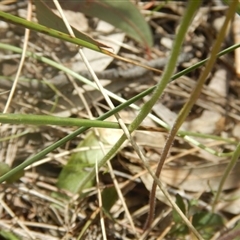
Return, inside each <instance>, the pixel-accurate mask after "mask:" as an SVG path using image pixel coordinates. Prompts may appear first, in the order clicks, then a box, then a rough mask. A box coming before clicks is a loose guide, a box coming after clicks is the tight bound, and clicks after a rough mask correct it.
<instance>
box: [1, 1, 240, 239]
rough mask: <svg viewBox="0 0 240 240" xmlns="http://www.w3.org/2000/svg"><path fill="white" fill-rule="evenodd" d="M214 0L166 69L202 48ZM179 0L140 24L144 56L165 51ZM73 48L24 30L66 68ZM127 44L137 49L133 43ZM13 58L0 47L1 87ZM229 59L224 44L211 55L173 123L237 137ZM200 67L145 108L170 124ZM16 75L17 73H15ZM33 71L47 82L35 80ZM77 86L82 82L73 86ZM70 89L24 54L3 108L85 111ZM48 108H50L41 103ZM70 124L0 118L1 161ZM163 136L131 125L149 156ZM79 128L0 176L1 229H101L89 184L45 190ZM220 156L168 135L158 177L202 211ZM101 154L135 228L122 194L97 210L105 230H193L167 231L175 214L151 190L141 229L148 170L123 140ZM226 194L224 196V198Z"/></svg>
mask: <svg viewBox="0 0 240 240" xmlns="http://www.w3.org/2000/svg"><path fill="white" fill-rule="evenodd" d="M217 2H218V5H216V4H217V3H215V4H210V3H209V4H205V5H204V6H203V7H202V8H201V10H200V12H199V15H198V16H197V17H196V19H195V21H194V24H192V28H191V29H190V30H189V33H188V36H187V37H186V41H185V43H184V48H183V51H184V52H189V53H191V54H192V55H193V57H192V58H191V59H190V60H187V61H185V62H184V63H181V64H180V65H179V66H178V69H177V70H176V71H180V70H182V69H184V68H186V67H188V66H190V65H192V64H193V63H196V62H198V61H200V60H202V59H204V58H206V57H207V55H208V53H209V51H210V48H211V46H212V43H213V41H214V39H215V36H216V33H217V31H218V27H219V26H217V25H218V24H219V22H220V21H221V19H222V18H223V17H224V13H225V9H226V8H225V7H224V6H222V5H220V1H217ZM184 5H185V4H182V3H178V4H177V3H174V4H168V5H166V6H165V7H164V8H163V9H161V11H160V12H156V13H155V14H153V16H151V17H150V19H149V24H150V25H151V26H152V29H153V32H154V41H155V44H154V48H153V50H152V57H153V58H158V57H166V56H167V54H168V53H169V50H170V48H171V43H172V40H173V39H174V34H175V31H176V29H177V27H178V24H179V19H180V16H181V15H182V11H183V10H184ZM141 6H143V5H141ZM4 7H5V8H6V9H5V10H6V11H9V12H10V13H13V14H17V15H24V14H25V9H26V5H24V4H20V5H17V4H16V3H13V4H11V5H5V6H4ZM145 13H146V10H145ZM165 13H167V14H165ZM92 21H93V20H92V19H88V22H87V29H88V30H87V32H88V33H90V34H93V35H94V34H95V32H94V29H93V28H92ZM94 21H95V20H94ZM1 24H2V26H3V27H2V28H1V30H0V31H1V36H2V37H1V42H4V43H9V44H12V45H14V46H20V47H22V39H23V34H24V31H23V29H21V28H19V27H17V26H14V25H12V24H5V23H2V22H1ZM94 24H95V22H94ZM233 31H234V29H233V28H231V29H229V34H228V37H227V38H226V41H225V43H224V46H223V48H226V47H228V46H230V45H232V44H234V38H233ZM124 41H125V43H126V44H128V45H129V46H131V48H130V50H129V49H125V48H122V49H121V51H120V53H119V54H120V55H125V56H126V55H127V56H128V57H132V58H133V59H136V58H137V59H138V60H140V59H148V57H149V56H148V55H147V53H146V52H145V51H144V49H143V48H141V47H139V46H137V43H135V42H133V40H130V39H128V38H127V37H126V38H125V40H124ZM73 49H74V48H73V46H72V45H69V44H66V43H63V42H61V41H60V40H55V39H52V38H49V37H46V36H43V35H42V34H37V33H32V32H31V34H30V43H29V46H28V50H29V51H34V52H37V53H41V54H43V55H44V56H46V57H49V58H52V59H54V60H57V61H60V62H61V63H63V64H64V65H66V66H68V67H69V68H70V69H72V68H74V66H73V64H74V62H77V61H79V60H78V59H77V56H76V55H75V53H76V52H75V50H73ZM136 49H137V50H138V52H136V51H135V52H134V50H136ZM19 58H20V55H18V54H17V55H16V54H14V53H11V52H7V51H4V50H1V52H0V72H1V74H0V75H1V81H0V90H1V92H5V91H6V90H7V91H8V90H10V87H11V84H12V83H11V81H9V78H10V79H12V78H13V77H14V76H15V73H16V70H17V67H18V64H19ZM234 64H235V60H234V55H233V54H228V55H226V56H224V57H222V58H220V59H218V61H217V63H216V65H215V67H214V69H213V72H212V75H211V76H209V79H208V81H207V84H206V86H205V87H204V89H203V91H202V95H201V96H200V98H199V100H198V102H197V104H196V105H195V107H194V108H193V109H192V112H191V114H190V115H189V117H188V121H187V122H186V123H185V124H184V125H183V130H187V131H192V132H200V133H204V134H212V135H216V136H219V137H223V138H231V139H232V141H238V138H239V129H240V125H239V112H240V107H239V106H240V102H239V99H238V98H239V92H240V88H239V83H238V80H239V79H238V77H237V76H236V71H235V68H234ZM118 66H120V67H121V68H122V69H127V68H129V66H128V65H126V64H124V63H122V62H118V61H113V62H112V63H111V64H110V66H109V67H108V68H109V69H110V68H117V67H118ZM200 71H201V68H200V69H197V70H195V71H193V72H191V73H190V74H188V76H184V77H181V78H180V79H177V80H176V81H174V82H172V83H170V84H169V85H168V87H167V89H166V90H165V93H164V95H163V97H162V98H161V99H160V100H159V102H158V104H157V105H156V106H155V107H154V108H153V113H154V115H155V116H156V117H159V118H160V119H162V120H163V121H165V122H166V123H168V124H170V125H171V124H172V123H173V121H174V119H175V118H176V114H177V113H178V112H179V110H180V109H181V107H182V106H183V104H184V103H185V102H186V100H187V99H188V97H189V94H190V92H191V90H192V88H193V86H194V85H195V81H196V79H197V78H198V76H199V73H200ZM24 79H25V80H26V79H27V81H23V80H24ZM43 79H46V81H50V83H51V84H54V86H55V87H56V88H57V92H56V91H55V92H54V91H53V90H51V88H50V87H49V86H48V85H46V84H44V83H43V82H42V81H40V80H43ZM110 80H113V79H110ZM158 80H159V76H156V75H153V74H148V75H147V76H144V78H143V79H141V83H139V81H140V80H139V79H134V77H133V78H132V79H131V80H130V81H124V80H123V81H122V82H121V81H117V82H114V84H113V83H111V82H110V83H108V84H109V85H106V88H110V89H111V91H113V92H116V93H118V94H119V95H120V94H121V95H122V96H123V97H124V98H126V99H129V98H130V97H132V96H134V95H136V94H137V93H139V92H141V91H143V90H145V89H147V88H149V87H151V86H153V85H154V84H156V83H157V81H158ZM79 86H80V85H79V84H78V87H79ZM81 88H82V89H83V88H85V87H82V86H81ZM77 90H79V89H76V88H75V87H74V86H73V85H72V83H71V82H70V81H68V80H67V77H66V76H65V75H64V76H63V74H62V73H60V72H59V71H57V70H56V69H53V68H52V67H50V66H47V65H46V64H43V63H41V62H38V61H36V60H34V59H31V58H27V59H26V61H25V64H24V68H23V71H22V74H21V79H20V82H19V84H18V87H17V91H16V93H15V95H14V99H13V101H12V103H11V105H10V108H9V110H8V111H9V112H12V113H28V114H31V113H32V114H52V113H54V114H56V115H59V116H69V117H70V116H72V117H79V118H83V117H88V114H87V112H86V110H85V109H84V106H83V104H82V102H81V100H80V99H79V95H78V94H77ZM7 97H8V94H7V93H4V94H2V95H0V104H1V109H3V108H4V105H5V103H6V100H7ZM84 97H86V98H87V102H88V107H89V108H90V110H91V112H92V113H93V115H94V116H98V114H101V112H103V111H105V110H106V109H107V107H106V106H105V105H106V104H105V102H104V101H103V99H102V97H101V96H100V94H98V93H97V92H96V91H94V90H86V91H84ZM146 99H147V98H146ZM146 99H144V100H143V101H146ZM141 104H142V102H138V105H139V106H140V105H141ZM53 108H54V110H53V112H50V111H51V110H52V109H53ZM124 115H125V120H126V122H129V121H131V119H133V116H134V115H135V113H133V111H132V110H126V111H125V112H124ZM143 125H146V126H153V127H156V124H155V123H153V121H151V120H150V119H146V122H144V123H143ZM72 131H73V128H67V127H56V126H42V127H33V126H26V125H21V124H20V125H10V124H4V125H2V126H1V139H2V141H1V151H0V159H1V161H3V162H5V163H7V164H9V165H10V166H16V165H18V164H19V163H21V162H22V161H24V160H25V159H27V158H28V157H29V156H32V155H34V154H36V153H37V152H39V151H40V150H41V149H44V148H45V147H46V146H49V145H51V144H52V143H53V142H55V141H57V140H59V139H60V138H62V137H63V136H65V135H66V134H68V133H71V132H72ZM19 134H20V135H21V136H18V137H15V138H11V139H7V140H6V139H5V140H4V138H8V137H11V136H17V135H19ZM166 137H167V134H166V133H162V132H150V131H149V132H146V131H145V132H140V131H139V132H137V133H136V134H135V139H136V142H137V143H138V144H139V146H140V147H141V148H142V150H143V151H144V152H145V154H146V156H147V158H148V159H149V162H150V163H151V164H152V165H153V166H154V165H155V164H156V162H157V161H158V159H159V156H160V154H161V150H162V147H163V144H164V141H165V139H166ZM83 138H84V136H78V137H77V138H75V139H74V140H72V141H70V142H69V143H67V144H66V145H64V146H62V147H61V148H58V149H57V150H55V151H54V152H52V153H51V154H49V155H48V156H46V158H45V159H42V163H41V164H40V165H39V166H36V167H29V168H28V169H27V170H26V172H25V175H24V176H23V177H22V178H21V179H20V180H19V181H18V182H15V183H11V184H2V185H1V186H0V189H1V194H0V219H1V220H0V229H3V230H8V231H11V232H13V233H15V234H17V235H18V236H20V237H21V238H22V239H49V240H51V239H78V236H79V234H80V232H81V231H82V232H83V236H82V238H81V239H103V237H102V230H101V229H102V228H101V225H100V210H101V209H99V205H98V202H99V199H98V196H97V187H93V188H91V189H88V190H86V193H85V194H84V195H83V196H82V197H81V196H77V195H72V194H71V193H69V192H68V193H66V194H67V195H68V196H69V197H70V199H71V200H70V201H68V200H64V199H63V198H60V199H59V198H55V197H54V196H55V195H53V193H54V192H55V193H56V192H61V193H62V192H63V190H59V189H58V188H57V187H56V181H57V177H58V175H59V173H60V171H61V169H62V167H63V166H64V165H65V164H66V163H67V160H68V159H69V157H70V155H71V154H72V152H73V151H75V149H76V146H77V145H78V143H79V142H80V141H81V140H82V139H83ZM196 139H197V140H198V141H199V142H200V143H202V144H205V145H206V146H208V147H211V148H212V149H214V150H215V151H217V152H219V153H222V152H224V153H226V152H231V151H233V150H234V148H235V146H234V145H232V144H230V143H226V142H225V141H222V140H214V139H212V140H211V139H210V140H209V139H203V138H196ZM229 159H230V158H229V157H218V156H214V155H212V154H210V153H208V152H206V151H205V150H202V149H199V148H197V147H196V146H194V145H193V144H191V143H189V142H187V141H185V140H183V139H182V138H180V137H177V138H176V140H175V142H174V145H173V146H172V149H171V152H170V153H169V156H168V159H167V161H166V165H165V167H164V169H163V172H162V177H161V178H162V181H163V183H165V185H166V187H168V189H169V192H170V193H171V194H172V196H173V197H174V196H176V194H177V193H178V194H180V195H181V196H182V197H183V199H184V201H185V204H188V206H190V205H189V203H190V202H192V201H194V200H195V201H197V204H196V206H194V208H193V207H192V205H191V211H195V212H204V211H209V212H210V211H211V201H212V198H213V192H212V191H215V190H216V189H217V188H218V183H219V180H220V178H221V176H222V174H223V171H224V169H225V167H226V164H227V162H228V161H229ZM111 163H112V166H113V169H114V173H115V175H116V179H117V181H118V184H119V188H120V189H121V190H122V192H123V195H124V199H125V203H126V205H127V207H128V209H129V212H130V214H131V218H132V219H133V222H134V225H135V227H136V229H135V230H134V229H133V228H132V226H131V225H130V223H129V220H128V218H127V216H126V212H125V210H124V208H123V206H122V203H121V202H120V201H119V200H118V201H116V202H115V204H114V205H113V207H112V208H111V211H110V213H111V214H110V215H108V214H107V213H104V212H103V216H104V222H105V228H106V235H107V238H108V239H144V237H146V238H145V239H149V240H151V239H193V238H192V236H191V234H190V233H184V235H183V236H182V237H181V234H180V232H179V231H177V230H176V231H175V232H172V233H170V232H171V231H173V227H174V226H175V227H176V225H177V224H176V222H175V223H174V219H173V217H172V209H171V208H170V207H169V206H168V203H167V202H166V200H165V198H164V196H163V195H162V193H161V192H160V191H158V192H157V198H158V201H157V209H156V215H155V221H154V223H153V226H152V228H151V229H149V231H148V232H147V234H148V236H145V235H143V225H144V222H145V220H146V216H147V212H148V196H149V191H150V189H151V184H152V180H151V178H150V177H149V175H148V174H147V173H146V171H145V170H144V169H143V167H142V165H141V162H140V161H139V160H138V157H137V155H136V154H135V153H134V151H133V150H132V147H131V146H130V145H127V146H126V147H124V148H123V149H122V150H121V151H120V152H119V154H118V155H117V156H116V157H115V158H114V159H113V160H112V162H111ZM239 172H240V164H239V163H238V164H237V165H236V166H235V169H234V171H233V172H232V174H231V175H230V176H229V178H228V181H227V182H226V184H225V187H224V190H225V191H224V192H223V193H222V197H221V200H222V201H221V202H220V203H219V204H218V205H217V209H216V212H217V213H218V214H219V215H220V216H221V217H222V219H223V220H224V222H225V227H223V226H221V227H220V228H219V229H218V228H217V227H216V228H214V230H212V232H211V233H213V232H214V233H215V234H216V236H215V237H216V238H215V239H217V238H218V237H219V236H221V235H222V234H223V232H225V231H227V230H228V229H232V228H233V227H234V226H235V224H237V222H238V218H239V213H240V210H239V200H238V199H237V198H234V196H237V195H238V194H239V185H240V181H239V179H238V176H239ZM99 177H100V182H99V184H98V187H99V188H100V189H101V190H104V189H110V188H111V187H113V181H112V179H111V177H110V174H109V173H106V172H105V173H104V172H100V176H99ZM233 194H235V195H233ZM226 199H228V201H224V200H226ZM229 199H230V200H232V201H229ZM103 204H104V203H103ZM193 209H194V210H193ZM192 214H193V213H192V212H188V217H189V218H190V219H191V216H192ZM174 224H175V225H174ZM204 233H205V232H204ZM204 233H202V234H204ZM144 234H146V233H144ZM187 236H188V237H187ZM231 239H233V238H231Z"/></svg>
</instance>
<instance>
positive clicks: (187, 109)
mask: <svg viewBox="0 0 240 240" xmlns="http://www.w3.org/2000/svg"><path fill="white" fill-rule="evenodd" d="M192 2H196V1H192ZM237 5H238V1H232V3H231V5H230V8H229V10H228V12H227V15H226V19H225V22H224V24H223V26H222V28H221V30H220V32H219V34H218V36H217V39H216V41H215V44H214V46H213V49H212V52H211V56H210V58H209V60H208V62H207V64H206V68H205V69H204V70H203V72H202V74H201V76H200V77H199V80H198V81H197V85H196V87H195V89H194V90H193V91H192V93H191V95H190V98H189V100H188V102H187V103H186V104H185V106H184V107H183V108H182V110H181V111H180V113H179V115H178V117H177V119H176V121H175V123H174V125H173V127H172V129H171V131H170V133H169V137H168V139H167V141H166V144H165V147H164V149H163V152H162V154H161V157H160V160H159V163H158V166H157V170H156V176H157V177H159V175H160V173H161V170H162V167H163V164H164V161H165V159H166V157H167V154H168V151H169V149H170V147H171V145H172V142H173V140H174V137H175V136H176V134H177V132H178V129H179V128H180V127H181V125H182V123H183V122H184V120H185V118H186V117H187V115H188V114H189V112H190V110H191V108H192V106H193V105H194V103H195V102H196V100H197V99H198V97H199V94H200V93H201V89H202V87H203V85H204V83H205V80H206V78H207V76H208V74H209V72H210V71H211V69H212V67H213V65H214V63H215V60H216V58H217V53H218V51H219V49H220V47H221V44H222V42H223V40H224V37H225V33H226V29H227V26H228V24H229V22H230V21H231V19H232V17H233V16H234V13H235V10H236V7H237ZM156 187H157V185H156V182H153V187H152V191H151V195H150V211H149V216H150V218H151V219H152V218H153V214H154V210H155V195H156ZM151 219H150V220H149V221H148V222H147V227H149V226H150V223H151Z"/></svg>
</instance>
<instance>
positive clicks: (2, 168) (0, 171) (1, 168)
mask: <svg viewBox="0 0 240 240" xmlns="http://www.w3.org/2000/svg"><path fill="white" fill-rule="evenodd" d="M10 170H11V168H10V167H9V166H8V164H6V163H3V162H0V177H1V176H3V175H4V174H5V173H7V172H9V171H10ZM23 175H24V171H23V170H21V171H19V172H18V173H16V174H15V175H14V176H12V177H11V178H9V179H8V180H7V181H6V182H7V183H14V182H16V181H17V180H18V179H19V178H21V177H22V176H23Z"/></svg>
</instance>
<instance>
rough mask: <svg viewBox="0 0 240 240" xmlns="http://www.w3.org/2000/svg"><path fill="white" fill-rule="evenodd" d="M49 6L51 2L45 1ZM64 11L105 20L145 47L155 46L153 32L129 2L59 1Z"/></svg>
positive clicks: (107, 0)
mask: <svg viewBox="0 0 240 240" xmlns="http://www.w3.org/2000/svg"><path fill="white" fill-rule="evenodd" d="M44 1H45V2H46V3H47V4H48V5H49V6H50V4H51V3H50V2H49V1H47V0H44ZM59 2H60V3H61V6H62V8H63V9H68V10H72V11H80V12H82V13H84V14H86V15H88V16H91V17H97V18H99V19H101V20H104V21H106V22H108V23H110V24H112V25H113V26H115V27H116V28H119V29H121V30H122V31H124V32H125V33H126V34H127V35H128V36H130V37H132V38H133V39H135V40H136V41H138V42H140V43H142V44H143V45H144V46H145V47H150V46H152V44H153V39H152V33H151V30H150V28H149V26H148V24H147V22H146V21H145V19H144V17H143V15H142V14H141V13H140V12H139V10H138V9H137V8H136V6H135V5H134V4H133V3H131V2H130V1H129V0H122V1H117V0H111V1H109V0H94V1H89V0H78V1H59ZM51 6H53V5H51Z"/></svg>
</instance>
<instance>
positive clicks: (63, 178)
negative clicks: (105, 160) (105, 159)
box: [57, 131, 103, 193]
mask: <svg viewBox="0 0 240 240" xmlns="http://www.w3.org/2000/svg"><path fill="white" fill-rule="evenodd" d="M84 147H85V150H83V151H80V152H77V153H73V154H72V155H71V157H70V159H69V160H68V163H67V165H66V166H64V168H63V169H62V171H61V173H60V175H59V177H58V181H57V186H58V187H59V188H61V189H65V190H68V191H70V192H72V193H77V192H78V188H79V184H80V183H81V181H82V179H84V177H85V176H86V175H87V174H88V171H87V170H86V168H87V167H88V168H89V167H94V163H95V161H97V160H98V159H99V158H100V159H101V157H102V156H103V153H102V151H101V149H100V148H99V149H91V147H92V148H93V147H99V141H98V139H97V137H96V136H95V134H94V132H92V131H91V132H89V133H88V134H87V135H86V138H85V139H84V140H83V141H82V142H80V144H79V145H78V148H84ZM92 185H93V181H91V182H89V183H88V184H87V186H86V188H88V187H91V186H92Z"/></svg>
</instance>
